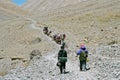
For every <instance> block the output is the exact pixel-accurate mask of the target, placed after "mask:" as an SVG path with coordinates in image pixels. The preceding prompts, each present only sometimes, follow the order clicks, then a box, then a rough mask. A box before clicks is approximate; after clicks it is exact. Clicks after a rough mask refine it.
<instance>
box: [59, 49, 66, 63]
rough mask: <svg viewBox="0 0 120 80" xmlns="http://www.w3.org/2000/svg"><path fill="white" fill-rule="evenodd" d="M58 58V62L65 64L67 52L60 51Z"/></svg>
mask: <svg viewBox="0 0 120 80" xmlns="http://www.w3.org/2000/svg"><path fill="white" fill-rule="evenodd" d="M58 58H59V61H60V62H67V52H66V51H65V50H60V51H59V53H58Z"/></svg>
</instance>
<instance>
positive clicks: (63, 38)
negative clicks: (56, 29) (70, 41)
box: [60, 33, 66, 42]
mask: <svg viewBox="0 0 120 80" xmlns="http://www.w3.org/2000/svg"><path fill="white" fill-rule="evenodd" d="M60 38H61V42H63V41H64V40H65V38H66V35H65V34H64V33H63V34H60Z"/></svg>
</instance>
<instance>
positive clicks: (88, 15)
mask: <svg viewBox="0 0 120 80" xmlns="http://www.w3.org/2000/svg"><path fill="white" fill-rule="evenodd" d="M119 9H120V1H119V0H114V1H113V0H105V1H103V0H102V1H101V0H88V1H85V2H81V3H78V4H75V5H71V6H67V7H64V8H59V9H55V10H51V11H48V12H47V13H44V12H43V13H42V12H40V13H36V14H35V16H36V17H35V16H34V19H37V20H38V21H39V22H38V23H40V24H45V25H46V26H48V27H50V28H54V30H56V31H60V32H65V33H67V35H68V36H67V38H68V39H69V40H72V41H73V42H75V45H76V44H80V42H81V43H85V44H89V45H94V46H95V45H103V44H104V45H107V44H109V43H112V42H116V43H119V42H120V37H119V34H120V32H119V30H120V24H119V22H120V14H119V13H120V10H119ZM39 14H40V15H39ZM58 28H59V29H58ZM71 36H72V37H71ZM72 45H74V44H71V46H72ZM75 45H74V46H75Z"/></svg>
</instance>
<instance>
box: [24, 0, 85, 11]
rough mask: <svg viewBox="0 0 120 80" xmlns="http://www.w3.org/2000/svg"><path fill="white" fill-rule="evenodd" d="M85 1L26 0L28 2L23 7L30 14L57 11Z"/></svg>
mask: <svg viewBox="0 0 120 80" xmlns="http://www.w3.org/2000/svg"><path fill="white" fill-rule="evenodd" d="M81 1H85V0H39V1H38V0H34V1H33V0H28V2H27V3H26V4H25V5H23V8H24V9H25V10H29V11H31V12H33V11H35V12H36V11H37V12H42V11H43V12H45V11H49V10H53V9H58V8H61V7H65V6H68V5H73V4H76V3H79V2H81Z"/></svg>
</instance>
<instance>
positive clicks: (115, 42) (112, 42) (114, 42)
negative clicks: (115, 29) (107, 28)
mask: <svg viewBox="0 0 120 80" xmlns="http://www.w3.org/2000/svg"><path fill="white" fill-rule="evenodd" d="M117 43H118V42H117V41H115V40H113V41H111V42H109V43H108V45H112V44H117Z"/></svg>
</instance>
